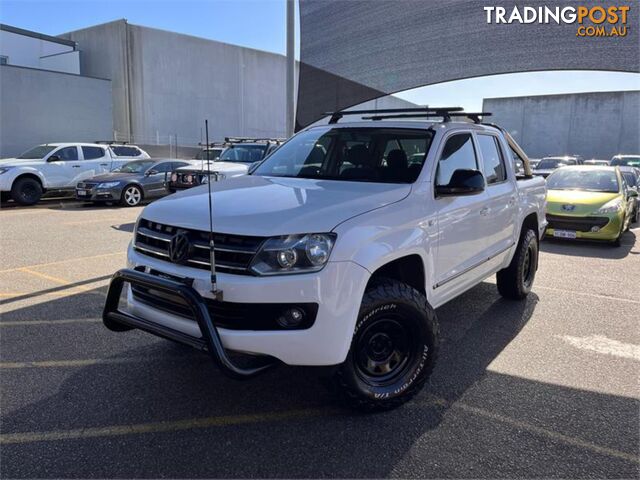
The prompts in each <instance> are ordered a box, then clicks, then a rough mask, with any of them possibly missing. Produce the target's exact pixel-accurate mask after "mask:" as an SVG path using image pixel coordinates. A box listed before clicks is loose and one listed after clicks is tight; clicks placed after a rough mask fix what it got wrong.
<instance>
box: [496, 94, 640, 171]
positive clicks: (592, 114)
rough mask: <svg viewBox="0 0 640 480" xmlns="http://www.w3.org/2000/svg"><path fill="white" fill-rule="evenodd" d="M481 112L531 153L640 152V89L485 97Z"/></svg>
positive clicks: (599, 154) (596, 154)
mask: <svg viewBox="0 0 640 480" xmlns="http://www.w3.org/2000/svg"><path fill="white" fill-rule="evenodd" d="M483 111H486V112H491V113H493V116H492V117H491V118H490V120H491V121H492V122H495V123H497V124H499V125H501V126H502V127H504V128H506V129H507V130H509V132H510V133H511V135H513V137H514V138H515V139H516V141H517V142H518V143H519V144H520V146H521V147H522V148H523V149H524V151H525V152H526V153H527V154H528V155H529V157H531V158H541V157H544V156H549V155H564V154H578V155H582V156H583V157H584V158H585V159H587V158H598V159H604V160H609V159H611V157H612V156H613V155H616V154H618V153H632V154H638V153H640V134H639V133H638V132H640V91H629V92H597V93H576V94H567V95H541V96H532V97H511V98H485V99H484V102H483Z"/></svg>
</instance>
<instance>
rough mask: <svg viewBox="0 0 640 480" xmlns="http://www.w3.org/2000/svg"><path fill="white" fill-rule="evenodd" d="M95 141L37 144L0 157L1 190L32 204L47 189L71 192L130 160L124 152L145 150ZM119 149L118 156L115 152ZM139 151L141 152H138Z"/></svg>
mask: <svg viewBox="0 0 640 480" xmlns="http://www.w3.org/2000/svg"><path fill="white" fill-rule="evenodd" d="M119 147H121V145H113V146H110V145H104V144H98V143H48V144H45V145H38V146H37V147H34V148H32V149H30V150H28V151H26V152H24V153H23V154H22V155H20V156H18V157H16V158H9V159H4V160H0V192H2V197H3V200H4V199H5V198H9V197H10V198H12V199H13V200H14V201H15V202H17V203H19V204H20V205H33V204H34V203H37V202H38V201H39V200H40V198H41V197H42V195H43V194H44V193H46V192H49V191H69V192H73V190H74V188H75V186H76V185H77V183H78V182H79V181H80V180H83V179H85V178H90V177H94V176H96V175H100V174H103V173H107V172H109V171H110V170H112V169H113V168H116V167H119V166H120V165H122V164H123V163H125V162H127V161H129V160H130V158H129V157H127V156H125V155H124V154H125V153H127V152H129V153H135V152H138V153H137V155H145V156H146V157H148V155H147V154H146V152H144V151H142V150H141V149H139V148H138V147H134V146H132V145H127V146H126V148H127V149H131V148H135V149H136V150H135V151H134V150H127V151H124V150H119ZM114 149H115V150H117V151H119V152H120V155H118V154H116V153H115V151H114ZM140 152H141V153H140Z"/></svg>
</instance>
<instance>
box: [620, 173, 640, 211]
mask: <svg viewBox="0 0 640 480" xmlns="http://www.w3.org/2000/svg"><path fill="white" fill-rule="evenodd" d="M618 168H619V169H620V173H622V178H623V179H624V181H625V183H626V184H627V188H629V189H631V190H634V191H635V192H636V193H637V194H638V195H640V168H636V167H618ZM632 200H633V203H634V205H633V209H632V212H633V214H632V217H631V218H632V223H638V222H639V221H640V197H638V196H636V197H632Z"/></svg>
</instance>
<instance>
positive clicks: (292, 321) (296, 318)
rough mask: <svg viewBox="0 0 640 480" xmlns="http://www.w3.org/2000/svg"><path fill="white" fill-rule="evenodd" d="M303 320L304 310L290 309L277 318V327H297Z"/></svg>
mask: <svg viewBox="0 0 640 480" xmlns="http://www.w3.org/2000/svg"><path fill="white" fill-rule="evenodd" d="M303 320H304V310H302V309H300V308H290V309H288V310H285V312H284V313H283V314H282V315H280V316H279V317H278V319H277V320H276V321H277V322H278V325H280V326H281V327H284V328H293V327H297V326H298V325H300V324H301V323H302V321H303Z"/></svg>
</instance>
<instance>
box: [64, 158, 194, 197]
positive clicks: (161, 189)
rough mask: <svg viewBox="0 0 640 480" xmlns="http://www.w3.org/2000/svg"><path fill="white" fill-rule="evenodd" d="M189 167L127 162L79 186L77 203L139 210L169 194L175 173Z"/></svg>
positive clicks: (171, 162) (161, 162) (168, 161)
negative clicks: (83, 202) (169, 180)
mask: <svg viewBox="0 0 640 480" xmlns="http://www.w3.org/2000/svg"><path fill="white" fill-rule="evenodd" d="M185 165H189V162H188V161H184V160H173V159H163V160H158V159H154V160H151V159H149V160H134V161H132V162H127V163H125V164H124V165H122V166H120V167H118V168H116V169H115V170H113V171H112V172H109V173H105V174H102V175H98V176H96V177H91V178H89V179H87V180H83V181H82V182H79V183H78V185H77V186H76V199H78V200H82V201H85V202H93V203H100V202H108V203H120V204H121V205H123V206H125V207H135V206H137V205H139V204H140V203H141V202H142V201H143V200H145V199H146V200H149V199H153V198H159V197H162V196H164V195H167V194H169V191H168V190H167V179H168V176H169V175H170V174H171V172H172V171H173V170H174V169H176V168H179V167H182V166H185Z"/></svg>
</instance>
